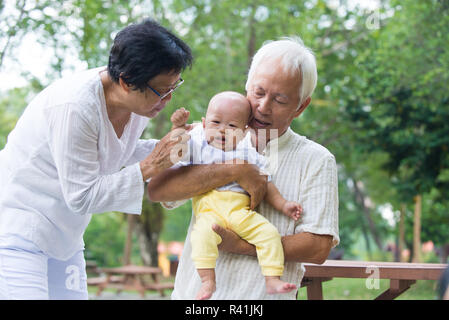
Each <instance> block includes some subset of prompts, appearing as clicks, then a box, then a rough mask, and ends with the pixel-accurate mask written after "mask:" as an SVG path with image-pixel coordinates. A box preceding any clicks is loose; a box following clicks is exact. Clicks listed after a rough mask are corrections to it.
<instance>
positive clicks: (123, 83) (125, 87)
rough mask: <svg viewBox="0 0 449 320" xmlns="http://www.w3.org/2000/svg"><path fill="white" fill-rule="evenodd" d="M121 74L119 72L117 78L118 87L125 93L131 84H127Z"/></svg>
mask: <svg viewBox="0 0 449 320" xmlns="http://www.w3.org/2000/svg"><path fill="white" fill-rule="evenodd" d="M122 74H123V73H121V74H120V77H119V78H118V84H119V85H120V87H121V88H122V89H123V90H125V92H126V93H128V92H129V91H130V90H131V86H130V85H129V84H127V83H126V82H125V81H124V80H123V78H122Z"/></svg>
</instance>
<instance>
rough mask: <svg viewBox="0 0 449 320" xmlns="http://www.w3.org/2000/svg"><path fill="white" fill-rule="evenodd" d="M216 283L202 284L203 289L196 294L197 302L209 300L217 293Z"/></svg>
mask: <svg viewBox="0 0 449 320" xmlns="http://www.w3.org/2000/svg"><path fill="white" fill-rule="evenodd" d="M215 289H216V288H215V281H212V280H209V281H205V282H202V283H201V288H200V290H199V291H198V293H197V294H196V298H195V299H196V300H207V299H210V297H212V294H213V293H214V292H215Z"/></svg>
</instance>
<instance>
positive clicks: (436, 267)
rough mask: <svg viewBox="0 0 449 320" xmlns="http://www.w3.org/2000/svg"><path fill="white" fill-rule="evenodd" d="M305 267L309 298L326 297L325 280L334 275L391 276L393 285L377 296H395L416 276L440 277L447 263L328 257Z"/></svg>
mask: <svg viewBox="0 0 449 320" xmlns="http://www.w3.org/2000/svg"><path fill="white" fill-rule="evenodd" d="M304 267H305V269H306V272H305V274H304V278H303V280H302V282H301V287H307V299H309V300H322V299H323V288H322V283H323V282H324V281H329V280H332V278H371V279H390V287H389V288H388V289H387V290H386V291H385V292H383V293H382V294H380V295H379V296H378V297H377V298H376V300H391V299H395V298H396V297H398V296H399V295H400V294H402V293H403V292H405V291H406V290H407V289H409V288H410V286H411V285H412V284H414V283H415V282H416V280H439V279H440V277H441V275H442V273H443V272H444V270H445V269H446V268H447V264H436V263H405V262H378V261H348V260H327V261H326V262H325V263H324V264H322V265H317V264H311V263H304Z"/></svg>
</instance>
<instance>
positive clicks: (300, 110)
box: [295, 97, 312, 118]
mask: <svg viewBox="0 0 449 320" xmlns="http://www.w3.org/2000/svg"><path fill="white" fill-rule="evenodd" d="M310 101H312V98H311V97H308V98H307V99H306V100H305V101H304V102H303V103H302V105H301V106H300V107H299V109H298V110H296V113H295V118H297V117H299V116H300V115H301V113H303V111H304V110H306V108H307V107H308V106H309V104H310Z"/></svg>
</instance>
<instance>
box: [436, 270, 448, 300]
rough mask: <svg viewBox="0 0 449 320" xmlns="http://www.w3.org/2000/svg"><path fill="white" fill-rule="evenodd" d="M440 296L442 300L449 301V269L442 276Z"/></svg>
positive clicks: (439, 287)
mask: <svg viewBox="0 0 449 320" xmlns="http://www.w3.org/2000/svg"><path fill="white" fill-rule="evenodd" d="M438 289H439V292H438V293H439V296H440V299H441V300H449V267H447V268H446V270H444V272H443V274H442V275H441V279H440V283H439V286H438Z"/></svg>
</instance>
